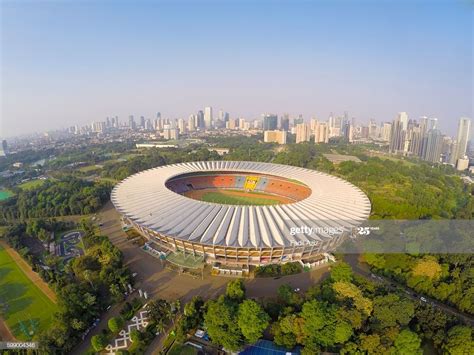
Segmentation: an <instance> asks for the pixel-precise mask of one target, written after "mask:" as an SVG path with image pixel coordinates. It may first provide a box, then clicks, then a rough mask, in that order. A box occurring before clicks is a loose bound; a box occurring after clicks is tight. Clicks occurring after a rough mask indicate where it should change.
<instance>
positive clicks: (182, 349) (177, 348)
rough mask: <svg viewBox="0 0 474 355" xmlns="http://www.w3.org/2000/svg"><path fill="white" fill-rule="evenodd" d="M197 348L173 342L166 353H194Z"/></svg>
mask: <svg viewBox="0 0 474 355" xmlns="http://www.w3.org/2000/svg"><path fill="white" fill-rule="evenodd" d="M197 353H198V351H197V349H195V348H193V347H192V346H189V345H179V344H174V345H173V347H172V348H171V349H170V351H168V355H195V354H197Z"/></svg>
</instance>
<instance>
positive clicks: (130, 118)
mask: <svg viewBox="0 0 474 355" xmlns="http://www.w3.org/2000/svg"><path fill="white" fill-rule="evenodd" d="M128 128H130V129H131V130H135V129H137V125H136V124H135V119H134V118H133V115H130V116H128Z"/></svg>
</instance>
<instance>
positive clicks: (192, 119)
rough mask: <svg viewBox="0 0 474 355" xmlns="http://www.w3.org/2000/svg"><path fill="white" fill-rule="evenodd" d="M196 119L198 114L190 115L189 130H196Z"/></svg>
mask: <svg viewBox="0 0 474 355" xmlns="http://www.w3.org/2000/svg"><path fill="white" fill-rule="evenodd" d="M196 121H197V116H196V115H189V118H188V130H189V132H193V131H195V130H196Z"/></svg>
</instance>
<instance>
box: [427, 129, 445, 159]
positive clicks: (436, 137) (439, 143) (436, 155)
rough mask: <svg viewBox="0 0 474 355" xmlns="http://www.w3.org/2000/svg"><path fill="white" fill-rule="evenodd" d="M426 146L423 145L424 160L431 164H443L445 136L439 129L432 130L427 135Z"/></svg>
mask: <svg viewBox="0 0 474 355" xmlns="http://www.w3.org/2000/svg"><path fill="white" fill-rule="evenodd" d="M425 139H426V144H423V151H422V154H423V155H422V159H423V160H426V161H429V162H431V163H439V162H441V151H442V149H443V135H442V134H441V131H440V130H438V129H430V130H429V131H428V133H427V135H426V138H425Z"/></svg>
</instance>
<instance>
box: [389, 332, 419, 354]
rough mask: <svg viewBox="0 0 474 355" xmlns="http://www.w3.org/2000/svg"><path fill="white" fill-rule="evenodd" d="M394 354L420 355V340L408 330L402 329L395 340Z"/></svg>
mask: <svg viewBox="0 0 474 355" xmlns="http://www.w3.org/2000/svg"><path fill="white" fill-rule="evenodd" d="M394 345H395V352H394V353H395V354H397V355H415V354H422V353H423V351H422V350H421V348H420V345H421V339H420V338H419V337H418V335H417V334H416V333H413V332H412V331H410V330H408V329H403V330H402V331H401V332H400V333H399V334H398V336H397V338H396V339H395V344H394Z"/></svg>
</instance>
